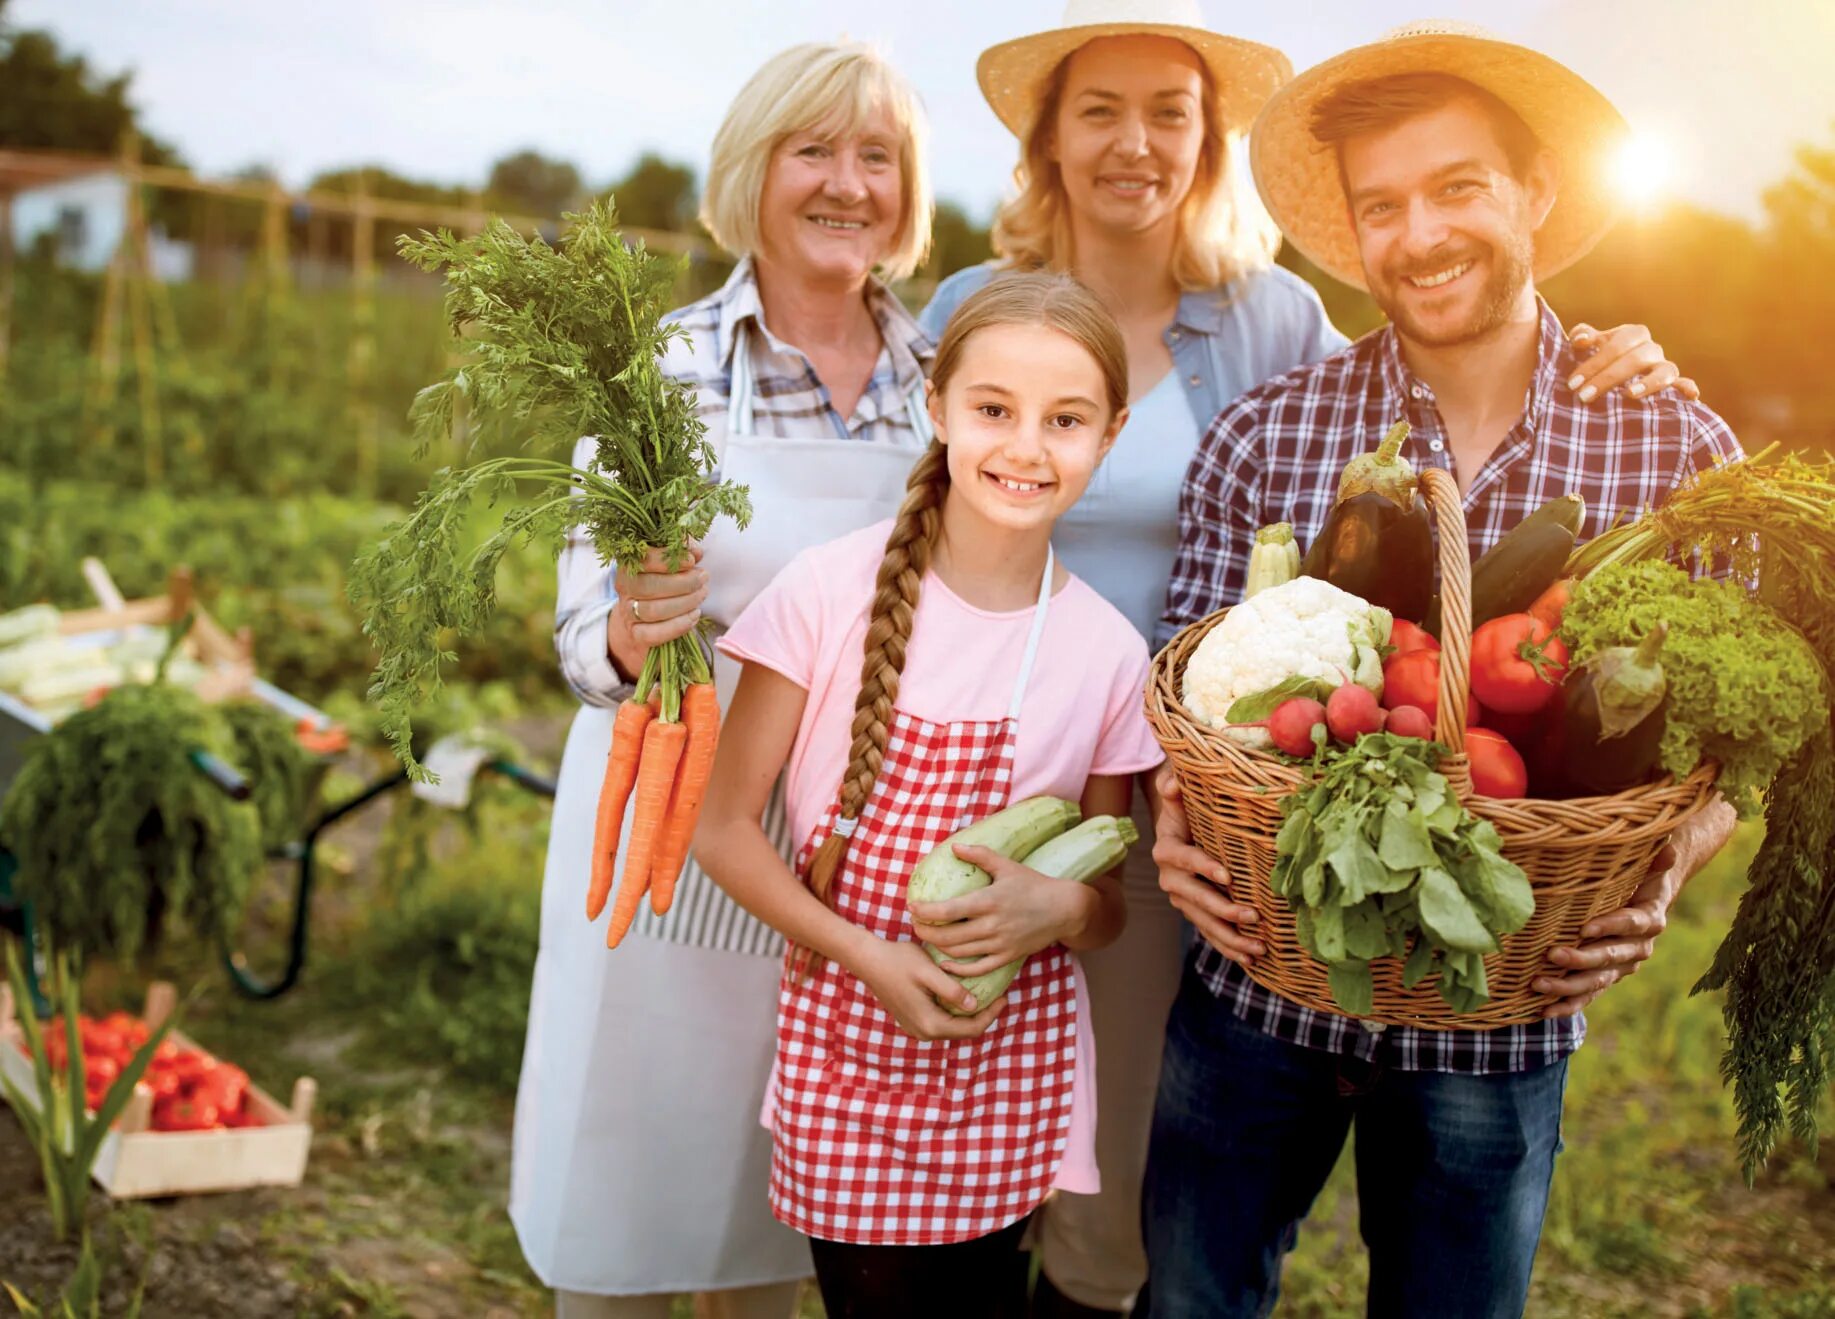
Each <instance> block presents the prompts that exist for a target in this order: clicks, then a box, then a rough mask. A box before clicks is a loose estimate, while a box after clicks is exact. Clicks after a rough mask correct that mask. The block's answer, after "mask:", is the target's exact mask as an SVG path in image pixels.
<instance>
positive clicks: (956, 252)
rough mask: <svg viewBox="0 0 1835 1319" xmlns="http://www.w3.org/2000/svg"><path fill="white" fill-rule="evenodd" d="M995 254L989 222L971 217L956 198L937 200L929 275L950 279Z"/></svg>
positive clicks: (926, 272) (926, 273)
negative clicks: (982, 222)
mask: <svg viewBox="0 0 1835 1319" xmlns="http://www.w3.org/2000/svg"><path fill="white" fill-rule="evenodd" d="M993 255H994V248H993V246H992V244H990V243H989V241H988V231H987V227H986V226H985V225H978V224H976V223H975V222H974V221H973V220H971V219H969V218H968V213H967V212H966V211H964V210H963V209H962V208H961V207H960V206H958V205H956V204H955V203H954V202H938V203H937V208H936V210H935V211H934V212H932V214H931V219H930V259H929V260H927V261H926V262H925V263H924V271H923V273H924V275H925V276H926V277H927V278H929V279H935V280H941V279H946V278H948V277H949V276H950V275H953V274H955V273H956V272H957V271H958V270H962V269H964V268H966V267H968V266H973V265H979V264H980V263H981V262H983V261H986V260H987V259H988V258H989V257H991V256H993Z"/></svg>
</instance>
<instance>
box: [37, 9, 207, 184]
mask: <svg viewBox="0 0 1835 1319" xmlns="http://www.w3.org/2000/svg"><path fill="white" fill-rule="evenodd" d="M132 80H133V75H132V74H128V73H123V74H119V75H117V76H115V77H113V78H104V77H103V76H101V75H100V74H99V73H97V72H96V71H95V70H93V69H91V68H90V67H89V63H88V61H86V60H85V59H84V58H83V57H82V56H81V55H66V54H65V53H64V52H63V51H61V50H59V49H58V45H57V41H56V39H55V38H54V37H53V36H52V35H51V34H50V33H49V32H40V31H21V30H18V29H16V28H14V27H12V26H11V25H10V24H8V23H7V22H6V3H5V0H0V147H27V148H36V149H38V150H50V151H72V152H83V153H89V154H100V155H111V156H112V155H114V154H115V152H116V151H118V150H120V147H121V139H122V137H123V136H124V135H125V134H126V133H127V132H128V131H129V130H130V129H132V130H136V131H138V132H139V133H140V155H141V158H142V159H143V160H146V161H148V162H149V163H151V164H156V165H178V164H182V162H181V161H180V159H179V155H178V152H177V151H176V150H175V149H174V148H173V147H171V146H170V145H168V144H167V143H165V142H162V141H161V140H160V139H158V138H156V137H154V136H152V135H151V134H149V133H147V132H146V131H145V130H143V129H141V128H140V122H139V114H138V112H137V111H136V110H135V109H134V106H133V103H132V102H131V101H129V100H128V89H129V86H130V84H131V83H132Z"/></svg>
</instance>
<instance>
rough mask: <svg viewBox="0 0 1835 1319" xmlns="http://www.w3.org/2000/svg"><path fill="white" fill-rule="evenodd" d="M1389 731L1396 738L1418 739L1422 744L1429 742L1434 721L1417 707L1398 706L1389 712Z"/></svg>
mask: <svg viewBox="0 0 1835 1319" xmlns="http://www.w3.org/2000/svg"><path fill="white" fill-rule="evenodd" d="M1389 731H1390V732H1391V733H1394V734H1395V735H1396V736H1397V737H1418V738H1420V739H1421V740H1422V741H1423V742H1431V741H1433V740H1434V721H1433V720H1432V719H1429V718H1428V717H1427V711H1425V710H1423V709H1422V708H1421V707H1420V706H1418V705H1398V706H1396V708H1395V709H1393V710H1391V711H1390V712H1389Z"/></svg>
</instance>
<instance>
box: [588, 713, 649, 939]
mask: <svg viewBox="0 0 1835 1319" xmlns="http://www.w3.org/2000/svg"><path fill="white" fill-rule="evenodd" d="M654 713H655V711H654V710H653V709H652V708H651V707H650V706H649V705H648V704H647V703H645V702H643V701H625V702H624V703H623V704H621V705H620V706H619V707H618V717H617V718H616V719H615V720H613V721H612V747H611V750H610V751H609V752H607V753H606V757H605V782H604V784H603V785H602V786H601V787H600V789H599V812H598V816H597V817H596V819H595V820H594V823H593V868H592V880H591V882H589V883H588V884H587V886H586V919H587V920H589V921H596V920H598V919H599V913H600V912H602V911H604V910H605V900H606V898H608V897H610V896H611V892H612V875H613V866H615V865H616V864H617V860H618V836H619V835H620V834H621V833H623V832H624V807H625V803H626V802H628V801H629V800H630V798H631V785H632V784H634V783H636V782H637V761H638V756H639V753H641V752H642V750H643V743H644V729H645V728H646V727H648V726H649V723H650V718H651V716H652V715H653V714H654Z"/></svg>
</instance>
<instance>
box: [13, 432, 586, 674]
mask: <svg viewBox="0 0 1835 1319" xmlns="http://www.w3.org/2000/svg"><path fill="white" fill-rule="evenodd" d="M400 515H401V511H400V509H399V508H396V507H394V506H392V505H388V504H379V503H373V502H370V501H367V500H358V499H347V498H344V497H341V496H338V495H332V494H323V493H321V494H312V495H300V496H297V497H294V498H290V499H285V500H279V501H276V500H272V499H267V498H261V497H255V496H246V495H234V494H217V495H215V496H197V497H191V496H175V495H172V494H168V493H165V492H159V491H155V492H148V493H138V492H134V491H123V490H119V489H114V488H111V487H109V486H106V485H102V484H99V483H92V482H74V481H68V482H67V481H56V482H53V483H50V484H48V485H46V486H43V487H41V488H38V489H34V488H33V487H32V486H31V485H30V484H29V483H28V482H27V481H26V480H24V479H22V478H21V477H19V476H18V475H15V474H13V473H10V472H8V471H7V470H6V469H5V468H4V467H0V608H11V607H14V606H17V605H21V604H27V603H30V602H32V601H36V600H47V601H50V602H51V603H53V604H57V605H60V606H63V607H66V608H81V607H85V606H88V605H91V604H93V603H94V599H93V597H92V596H91V594H90V591H89V587H88V584H87V583H86V582H84V580H83V577H82V573H81V571H80V562H81V559H82V557H83V556H84V555H86V554H93V555H95V556H97V557H98V558H100V559H101V560H102V561H103V562H104V563H106V564H107V565H108V566H109V569H110V571H111V572H112V573H113V574H114V577H115V580H116V582H117V583H118V584H119V585H120V587H121V589H122V590H123V591H124V592H125V593H127V594H128V595H130V596H143V595H156V594H158V593H159V592H161V591H163V590H164V589H165V579H166V573H167V571H168V569H170V568H171V567H172V566H173V565H175V564H186V565H189V566H190V567H191V568H192V570H193V572H194V574H195V576H196V579H197V583H198V590H199V594H200V597H201V598H202V599H203V601H204V603H205V605H206V606H207V607H208V608H209V609H210V611H211V613H212V614H213V615H214V616H215V617H216V618H217V620H218V621H219V622H221V623H223V624H224V626H226V627H230V628H237V627H247V628H249V630H250V631H251V632H252V633H253V635H254V638H255V657H256V661H257V663H258V664H259V666H260V668H261V672H262V676H263V677H265V678H267V679H268V680H269V681H271V682H274V683H276V684H277V685H279V686H280V687H282V688H284V689H285V690H287V691H290V692H292V693H293V694H294V695H296V696H300V697H302V698H304V699H306V700H309V701H312V702H314V703H317V704H324V703H325V702H327V701H331V700H333V699H334V697H335V696H336V694H337V693H340V692H347V693H348V692H360V691H362V689H363V687H364V686H365V685H366V684H367V680H368V675H369V671H370V665H371V663H372V656H371V653H370V647H369V642H368V641H367V640H366V639H365V638H364V636H363V631H362V623H361V619H360V618H359V616H358V614H357V612H356V610H355V608H354V607H353V606H352V605H351V604H350V602H349V601H348V600H347V599H346V597H345V574H346V570H347V568H348V567H349V565H350V561H351V559H352V558H354V557H355V556H356V554H357V551H358V550H359V549H360V548H362V547H363V546H364V545H365V544H367V543H370V542H372V541H374V540H375V539H376V538H377V537H379V536H380V535H381V534H382V532H383V530H384V528H386V527H387V526H388V525H389V523H390V522H391V521H393V520H394V519H396V518H398V517H400ZM497 599H498V608H497V610H496V612H495V613H494V614H492V616H491V617H490V619H489V621H488V623H487V624H486V629H485V631H484V633H483V634H482V636H481V637H480V639H479V644H478V645H477V646H475V647H472V648H469V649H468V651H467V653H466V654H465V656H464V658H463V660H462V662H461V663H460V664H459V666H458V670H457V676H458V677H459V678H461V679H463V680H464V681H466V682H471V683H485V682H507V683H509V684H510V685H511V686H512V687H513V688H514V690H515V691H516V693H517V694H518V695H519V696H520V697H521V698H522V699H523V700H525V701H531V702H533V701H538V700H541V699H542V698H544V697H548V698H553V697H554V696H555V695H556V693H557V692H558V690H559V684H558V682H557V681H556V678H555V667H554V640H553V626H554V571H553V568H552V566H551V564H550V563H549V562H548V559H547V556H546V555H542V554H517V555H508V556H506V557H505V560H504V562H503V563H502V565H501V566H500V568H499V570H498V580H497Z"/></svg>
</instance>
